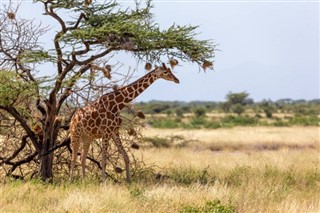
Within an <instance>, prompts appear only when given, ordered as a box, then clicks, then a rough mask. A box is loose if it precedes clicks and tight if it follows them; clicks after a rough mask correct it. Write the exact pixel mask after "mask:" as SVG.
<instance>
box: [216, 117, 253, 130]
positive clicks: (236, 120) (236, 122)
mask: <svg viewBox="0 0 320 213" xmlns="http://www.w3.org/2000/svg"><path fill="white" fill-rule="evenodd" d="M258 121H259V120H258V119H257V118H255V117H249V116H233V115H228V116H226V117H224V118H222V119H221V124H222V125H223V126H226V127H232V126H252V125H257V124H258Z"/></svg>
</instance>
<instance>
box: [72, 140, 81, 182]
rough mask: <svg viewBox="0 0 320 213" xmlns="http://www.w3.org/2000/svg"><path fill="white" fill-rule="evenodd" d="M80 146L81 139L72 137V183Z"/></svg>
mask: <svg viewBox="0 0 320 213" xmlns="http://www.w3.org/2000/svg"><path fill="white" fill-rule="evenodd" d="M79 146H80V138H79V137H73V136H72V135H71V150H72V156H71V166H70V181H71V180H72V178H73V174H74V167H75V164H76V162H77V156H78V150H79Z"/></svg>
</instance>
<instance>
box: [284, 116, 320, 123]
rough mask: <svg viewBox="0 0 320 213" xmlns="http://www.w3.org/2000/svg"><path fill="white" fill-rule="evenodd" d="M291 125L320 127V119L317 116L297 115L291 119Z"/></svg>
mask: <svg viewBox="0 0 320 213" xmlns="http://www.w3.org/2000/svg"><path fill="white" fill-rule="evenodd" d="M289 123H290V124H291V125H304V126H319V125H320V118H319V117H318V116H316V115H311V116H305V115H296V116H294V117H293V118H290V119H289Z"/></svg>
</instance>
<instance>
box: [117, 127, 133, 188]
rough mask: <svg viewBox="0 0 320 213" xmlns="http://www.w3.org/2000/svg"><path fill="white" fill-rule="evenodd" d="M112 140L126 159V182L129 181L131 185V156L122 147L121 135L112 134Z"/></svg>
mask: <svg viewBox="0 0 320 213" xmlns="http://www.w3.org/2000/svg"><path fill="white" fill-rule="evenodd" d="M112 139H113V140H114V143H115V144H116V147H117V149H118V151H119V152H120V154H121V155H122V157H123V158H124V163H125V166H126V180H127V182H128V183H131V176H130V166H129V163H130V160H129V156H128V154H127V152H126V150H125V149H124V148H123V146H122V143H121V140H120V137H119V135H116V134H115V133H112Z"/></svg>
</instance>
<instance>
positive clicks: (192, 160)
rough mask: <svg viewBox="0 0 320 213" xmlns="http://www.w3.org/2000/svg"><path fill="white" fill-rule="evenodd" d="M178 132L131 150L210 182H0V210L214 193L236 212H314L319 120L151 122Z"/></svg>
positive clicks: (149, 203) (131, 208)
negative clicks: (283, 123)
mask: <svg viewBox="0 0 320 213" xmlns="http://www.w3.org/2000/svg"><path fill="white" fill-rule="evenodd" d="M143 135H145V136H147V137H168V136H173V135H178V136H183V138H184V139H186V140H190V141H191V142H190V143H188V144H186V145H185V146H183V147H174V146H173V147H170V148H147V147H143V148H142V149H140V150H138V151H136V155H137V156H140V155H142V156H143V158H144V160H145V161H146V162H147V164H150V165H151V164H152V165H156V166H157V168H159V170H161V171H164V170H166V171H171V175H179V177H180V178H181V175H182V176H183V175H185V178H188V176H192V175H194V174H197V173H198V172H202V171H206V172H208V175H209V176H210V177H217V179H216V180H215V181H214V182H213V183H210V184H209V183H208V184H203V183H200V182H192V183H190V184H177V183H175V182H162V183H155V184H150V183H149V184H147V183H143V182H142V183H141V182H138V183H134V184H132V185H131V186H128V185H126V184H113V183H110V182H106V183H97V182H90V180H83V181H82V182H78V183H68V182H66V183H64V184H61V183H60V184H57V185H43V184H40V183H35V182H32V181H31V182H26V183H21V182H7V183H3V184H1V185H0V195H1V196H0V212H137V213H138V212H139V213H140V212H181V209H183V207H185V206H203V205H204V203H205V202H206V201H208V200H211V201H212V200H215V199H218V200H220V201H221V202H222V203H223V204H224V205H232V206H234V208H235V210H236V212H297V213H298V212H310V213H318V212H320V171H319V170H320V149H319V147H320V128H319V127H237V128H228V129H216V130H206V129H199V130H182V129H152V128H147V129H145V130H144V131H143Z"/></svg>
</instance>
